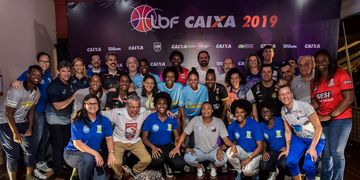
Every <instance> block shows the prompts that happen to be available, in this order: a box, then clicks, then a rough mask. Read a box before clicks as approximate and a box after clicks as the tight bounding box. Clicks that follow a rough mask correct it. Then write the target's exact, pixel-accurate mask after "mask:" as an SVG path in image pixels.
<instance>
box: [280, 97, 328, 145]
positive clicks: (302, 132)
mask: <svg viewBox="0 0 360 180" xmlns="http://www.w3.org/2000/svg"><path fill="white" fill-rule="evenodd" d="M313 113H315V110H314V108H313V107H312V106H311V105H310V104H309V103H307V102H303V101H297V100H294V103H293V107H292V109H291V111H289V110H288V109H287V108H286V107H285V106H283V107H282V108H281V116H282V118H283V119H285V120H286V121H287V123H288V124H289V125H290V126H291V127H292V128H293V130H294V132H295V134H296V135H297V136H298V137H301V138H309V139H312V138H313V137H314V134H315V128H314V126H313V125H312V124H311V122H310V119H309V117H310V115H311V114H313ZM321 138H322V139H323V138H325V136H324V135H322V136H321Z"/></svg>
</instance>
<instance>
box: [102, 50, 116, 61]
mask: <svg viewBox="0 0 360 180" xmlns="http://www.w3.org/2000/svg"><path fill="white" fill-rule="evenodd" d="M109 56H115V57H116V59H117V58H118V55H117V54H116V52H112V51H111V52H108V53H106V55H105V60H106V61H107V59H108V57H109Z"/></svg>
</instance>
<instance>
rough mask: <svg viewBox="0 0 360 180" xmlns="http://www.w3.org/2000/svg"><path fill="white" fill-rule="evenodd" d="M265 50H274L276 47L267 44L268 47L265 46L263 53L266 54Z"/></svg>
mask: <svg viewBox="0 0 360 180" xmlns="http://www.w3.org/2000/svg"><path fill="white" fill-rule="evenodd" d="M265 49H272V50H274V47H273V46H272V45H269V44H267V45H265V46H264V48H263V52H264V50H265Z"/></svg>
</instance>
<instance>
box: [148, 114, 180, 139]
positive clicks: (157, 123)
mask: <svg viewBox="0 0 360 180" xmlns="http://www.w3.org/2000/svg"><path fill="white" fill-rule="evenodd" d="M177 128H178V123H177V120H176V118H171V117H167V118H166V120H165V121H164V122H162V121H161V120H160V119H159V117H158V113H157V112H156V113H153V114H150V115H149V116H148V117H147V118H146V119H145V121H144V124H143V127H142V131H144V132H149V141H150V142H151V144H154V145H166V144H172V143H173V140H172V138H173V137H172V134H173V131H174V130H176V129H177Z"/></svg>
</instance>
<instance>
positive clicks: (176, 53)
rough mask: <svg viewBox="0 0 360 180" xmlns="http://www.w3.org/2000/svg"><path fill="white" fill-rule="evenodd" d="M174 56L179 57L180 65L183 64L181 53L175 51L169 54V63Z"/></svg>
mask: <svg viewBox="0 0 360 180" xmlns="http://www.w3.org/2000/svg"><path fill="white" fill-rule="evenodd" d="M174 56H179V57H180V59H181V63H182V62H184V55H183V53H182V52H180V51H178V50H175V51H172V52H171V53H170V56H169V60H170V61H171V60H172V58H173V57H174Z"/></svg>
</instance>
